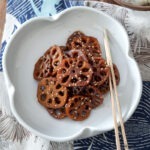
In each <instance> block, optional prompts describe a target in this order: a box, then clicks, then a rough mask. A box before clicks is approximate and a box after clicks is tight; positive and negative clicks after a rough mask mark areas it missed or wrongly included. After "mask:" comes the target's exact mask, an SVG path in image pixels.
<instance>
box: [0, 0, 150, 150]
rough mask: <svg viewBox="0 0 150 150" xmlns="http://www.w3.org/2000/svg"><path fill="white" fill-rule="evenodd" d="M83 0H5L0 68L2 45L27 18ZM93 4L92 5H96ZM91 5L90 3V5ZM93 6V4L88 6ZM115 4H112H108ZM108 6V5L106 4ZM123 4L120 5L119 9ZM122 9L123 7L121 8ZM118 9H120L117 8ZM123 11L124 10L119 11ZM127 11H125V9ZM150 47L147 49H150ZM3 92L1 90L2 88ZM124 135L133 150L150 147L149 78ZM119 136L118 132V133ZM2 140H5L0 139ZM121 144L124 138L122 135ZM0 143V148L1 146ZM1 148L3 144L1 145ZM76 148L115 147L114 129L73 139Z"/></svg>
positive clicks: (97, 149) (110, 149) (103, 149)
mask: <svg viewBox="0 0 150 150" xmlns="http://www.w3.org/2000/svg"><path fill="white" fill-rule="evenodd" d="M83 4H84V3H83V1H73V0H72V1H69V0H8V2H7V15H6V25H5V32H4V37H3V43H2V48H1V50H0V71H1V72H2V71H3V68H2V56H3V52H4V50H5V46H6V45H7V43H8V42H9V39H10V38H11V35H12V34H13V33H14V32H15V31H16V30H17V28H18V27H19V26H20V25H21V24H22V23H24V22H25V21H26V20H28V19H30V18H33V17H36V16H50V15H54V14H56V13H59V12H60V11H62V10H64V9H66V8H68V7H71V6H75V5H83ZM96 4H97V7H100V6H101V10H102V11H104V12H106V9H105V4H98V3H96ZM96 4H95V5H94V6H95V8H96V9H97V7H96ZM89 6H90V5H89ZM91 7H92V6H91ZM110 7H112V8H114V7H113V6H110ZM107 9H108V7H107ZM121 9H122V8H120V10H121ZM122 10H124V9H122ZM114 12H115V11H114V9H110V10H109V9H108V10H107V12H106V13H109V14H110V15H112V16H113V17H117V14H115V13H114ZM120 12H121V11H120ZM122 12H123V11H122ZM124 12H126V11H124ZM149 51H150V49H149ZM1 92H3V91H1ZM125 128H126V132H127V138H128V143H129V147H130V149H133V150H150V82H149V81H147V82H143V93H142V97H141V101H140V104H139V106H138V108H137V110H136V112H135V113H134V115H133V116H132V117H131V118H130V119H129V121H127V122H126V123H125ZM120 137H121V133H120ZM1 143H4V142H0V144H1ZM121 144H122V145H123V141H122V139H121ZM1 147H2V146H1V145H0V149H1ZM2 148H3V147H2ZM74 149H75V150H114V149H115V137H114V131H110V132H107V133H104V134H101V135H97V136H95V137H91V138H87V139H83V140H77V141H75V142H74Z"/></svg>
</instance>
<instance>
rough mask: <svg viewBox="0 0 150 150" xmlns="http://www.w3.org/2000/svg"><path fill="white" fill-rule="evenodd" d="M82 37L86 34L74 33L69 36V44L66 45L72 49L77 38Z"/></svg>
mask: <svg viewBox="0 0 150 150" xmlns="http://www.w3.org/2000/svg"><path fill="white" fill-rule="evenodd" d="M81 36H84V33H82V32H81V31H75V32H74V33H72V34H71V35H70V36H69V38H68V40H67V43H66V45H67V47H68V49H72V47H71V43H72V41H74V39H76V38H80V37H81Z"/></svg>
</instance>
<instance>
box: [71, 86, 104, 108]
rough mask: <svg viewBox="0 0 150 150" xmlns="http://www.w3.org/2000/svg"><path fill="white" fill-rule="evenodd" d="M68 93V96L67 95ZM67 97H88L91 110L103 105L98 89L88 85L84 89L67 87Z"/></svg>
mask: <svg viewBox="0 0 150 150" xmlns="http://www.w3.org/2000/svg"><path fill="white" fill-rule="evenodd" d="M69 92H70V94H69ZM69 92H68V94H69V95H72V96H75V95H82V96H89V97H91V100H92V104H91V106H92V108H96V107H97V106H99V105H101V104H102V103H103V100H104V98H103V94H102V93H101V92H100V91H99V89H98V88H96V87H94V86H91V85H88V86H84V87H81V86H80V87H69Z"/></svg>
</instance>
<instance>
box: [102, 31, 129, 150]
mask: <svg viewBox="0 0 150 150" xmlns="http://www.w3.org/2000/svg"><path fill="white" fill-rule="evenodd" d="M104 46H105V52H106V59H107V64H108V65H109V66H110V70H111V75H110V76H109V86H110V96H111V103H112V114H113V120H114V127H115V137H116V147H117V150H120V149H121V147H120V139H119V132H118V124H117V117H116V110H115V101H116V104H117V110H118V113H119V122H120V125H121V132H122V136H123V142H124V149H125V150H128V142H127V138H126V133H125V128H124V123H123V119H122V112H121V107H120V102H119V99H118V92H117V87H116V78H115V74H114V69H113V63H112V58H111V52H110V47H109V39H108V35H107V30H106V29H104ZM113 89H114V90H113Z"/></svg>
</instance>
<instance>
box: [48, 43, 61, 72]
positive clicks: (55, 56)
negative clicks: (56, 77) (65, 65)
mask: <svg viewBox="0 0 150 150" xmlns="http://www.w3.org/2000/svg"><path fill="white" fill-rule="evenodd" d="M50 56H51V58H52V67H53V73H55V72H57V68H58V66H59V65H60V64H61V61H62V59H63V52H62V49H61V48H60V47H59V46H57V45H54V46H52V47H51V48H50Z"/></svg>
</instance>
